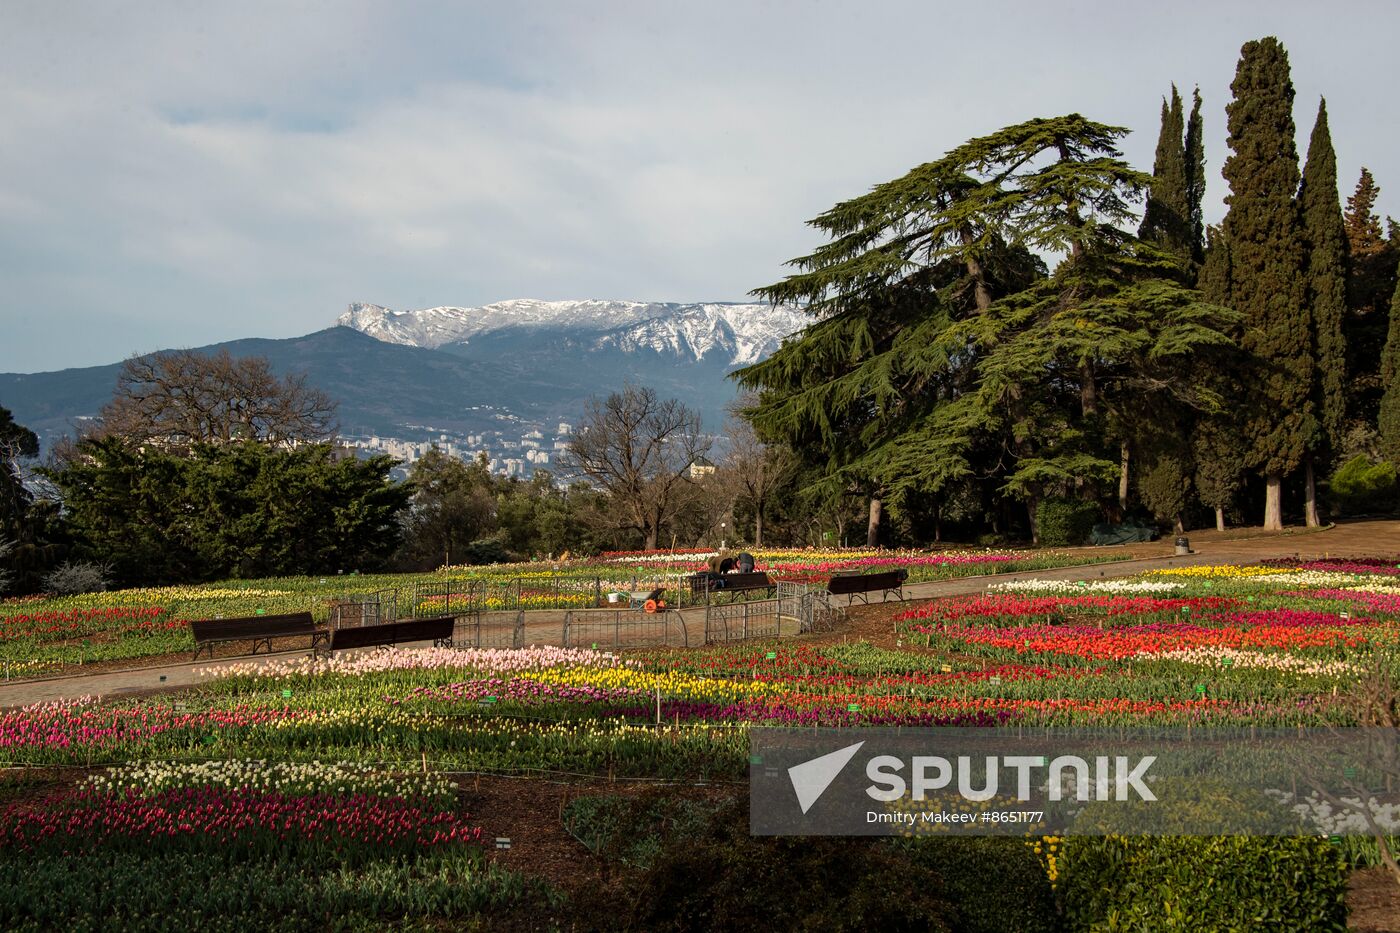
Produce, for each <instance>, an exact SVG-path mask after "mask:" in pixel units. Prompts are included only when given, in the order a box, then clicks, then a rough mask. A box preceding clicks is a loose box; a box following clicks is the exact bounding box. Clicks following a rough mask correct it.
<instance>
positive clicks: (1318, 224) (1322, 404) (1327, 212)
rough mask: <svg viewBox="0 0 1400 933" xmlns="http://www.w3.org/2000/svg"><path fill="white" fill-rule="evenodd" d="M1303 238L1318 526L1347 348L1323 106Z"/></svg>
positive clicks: (1307, 178)
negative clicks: (1324, 461) (1320, 474)
mask: <svg viewBox="0 0 1400 933" xmlns="http://www.w3.org/2000/svg"><path fill="white" fill-rule="evenodd" d="M1298 204H1299V208H1300V210H1301V212H1302V218H1303V239H1304V241H1305V242H1306V244H1307V249H1308V266H1307V271H1308V276H1307V284H1308V291H1307V295H1308V307H1309V309H1310V312H1311V314H1310V317H1311V324H1312V334H1313V354H1314V364H1315V365H1314V373H1315V375H1316V378H1315V379H1314V382H1313V387H1312V389H1313V391H1312V400H1311V407H1312V409H1313V410H1314V412H1315V415H1316V419H1317V421H1318V426H1319V428H1320V430H1319V431H1318V432H1317V433H1316V434H1315V435H1314V438H1313V443H1312V444H1311V445H1310V447H1311V451H1310V453H1309V456H1308V457H1307V458H1306V460H1305V461H1304V468H1305V470H1306V503H1305V504H1306V515H1307V523H1308V524H1309V525H1317V524H1318V517H1317V499H1316V493H1315V489H1316V487H1315V480H1314V460H1315V458H1316V457H1317V456H1319V455H1322V454H1325V453H1326V452H1328V451H1330V450H1332V449H1335V447H1336V446H1337V445H1338V444H1339V443H1340V442H1341V438H1342V423H1343V421H1344V420H1345V418H1346V345H1345V344H1344V342H1343V338H1342V319H1343V318H1344V317H1345V316H1346V269H1347V237H1346V229H1345V227H1344V226H1343V223H1342V204H1341V199H1340V196H1339V195H1338V193H1337V154H1336V152H1335V151H1334V150H1333V148H1332V133H1331V131H1330V129H1329V128H1328V125H1327V101H1325V100H1324V101H1322V102H1321V103H1320V104H1319V105H1318V108H1317V122H1316V123H1315V124H1314V125H1313V131H1312V139H1311V140H1310V142H1309V143H1308V161H1307V163H1306V165H1305V166H1304V169H1303V185H1302V188H1301V189H1300V190H1299V192H1298Z"/></svg>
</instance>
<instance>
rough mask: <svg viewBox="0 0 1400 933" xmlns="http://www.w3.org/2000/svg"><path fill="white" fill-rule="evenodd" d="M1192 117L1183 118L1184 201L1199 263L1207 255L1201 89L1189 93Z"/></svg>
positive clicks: (1194, 250) (1192, 249)
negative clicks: (1184, 154) (1184, 141)
mask: <svg viewBox="0 0 1400 933" xmlns="http://www.w3.org/2000/svg"><path fill="white" fill-rule="evenodd" d="M1191 99H1192V103H1191V116H1190V118H1189V119H1188V120H1187V121H1186V203H1187V223H1188V225H1189V227H1190V234H1191V258H1192V259H1193V260H1195V262H1196V265H1197V266H1199V265H1200V264H1201V263H1202V262H1204V261H1205V256H1206V224H1205V212H1204V210H1203V208H1202V204H1203V203H1204V202H1205V196H1206V144H1205V125H1204V123H1203V121H1202V120H1201V89H1200V88H1196V89H1195V90H1194V91H1192V92H1191Z"/></svg>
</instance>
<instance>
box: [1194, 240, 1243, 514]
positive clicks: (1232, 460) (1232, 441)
mask: <svg viewBox="0 0 1400 933" xmlns="http://www.w3.org/2000/svg"><path fill="white" fill-rule="evenodd" d="M1206 233H1207V247H1206V250H1205V257H1204V262H1203V263H1202V265H1201V270H1200V276H1199V287H1200V289H1201V294H1202V295H1203V296H1204V297H1205V300H1206V301H1210V302H1214V303H1216V304H1228V303H1229V301H1230V244H1229V241H1227V240H1226V239H1225V236H1224V234H1223V233H1222V232H1221V230H1220V228H1219V227H1210V228H1208V229H1207V231H1206ZM1232 336H1233V337H1234V338H1235V339H1236V340H1238V339H1239V337H1240V334H1239V332H1238V331H1236V332H1233V333H1232ZM1236 362H1238V360H1236ZM1241 375H1242V374H1241V373H1239V372H1238V366H1229V365H1219V366H1216V367H1215V368H1214V370H1213V371H1212V373H1211V375H1210V378H1211V383H1210V384H1211V385H1213V386H1214V388H1215V391H1216V393H1217V395H1218V396H1219V397H1220V398H1222V399H1223V400H1224V402H1225V403H1224V404H1223V405H1222V407H1221V408H1220V409H1219V410H1217V411H1214V412H1211V413H1209V414H1206V415H1203V416H1202V417H1200V418H1197V419H1196V423H1195V425H1194V427H1193V430H1192V432H1191V447H1192V453H1193V458H1194V460H1195V468H1196V475H1195V483H1196V495H1197V496H1198V497H1199V498H1200V500H1201V501H1202V502H1203V503H1205V504H1206V505H1207V506H1209V507H1210V508H1212V509H1214V510H1215V527H1216V528H1217V529H1218V530H1220V531H1224V530H1225V509H1226V508H1228V507H1229V506H1230V503H1231V502H1232V501H1233V499H1234V497H1235V495H1236V493H1238V492H1239V489H1240V486H1241V482H1242V478H1243V475H1244V467H1243V464H1242V463H1241V462H1240V452H1239V443H1238V440H1237V439H1238V437H1239V434H1240V430H1241V428H1240V404H1241V403H1240V399H1241V398H1243V396H1244V393H1243V391H1242V390H1241V388H1240V380H1239V376H1241Z"/></svg>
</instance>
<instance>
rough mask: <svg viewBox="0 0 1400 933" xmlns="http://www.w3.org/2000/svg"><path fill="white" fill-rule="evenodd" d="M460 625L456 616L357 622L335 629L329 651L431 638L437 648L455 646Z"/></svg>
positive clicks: (328, 646) (401, 643) (402, 643)
mask: <svg viewBox="0 0 1400 933" xmlns="http://www.w3.org/2000/svg"><path fill="white" fill-rule="evenodd" d="M456 625H457V618H456V616H437V617H435V618H431V619H408V620H406V621H403V622H380V623H377V624H374V625H355V626H350V627H348V628H338V629H334V630H332V631H331V637H330V642H329V643H328V644H327V645H326V650H327V651H330V652H336V651H343V650H345V649H347V648H377V647H380V646H382V645H405V644H409V643H411V642H415V641H431V642H432V643H433V646H434V647H437V648H442V647H451V646H452V631H453V629H454V628H455V627H456Z"/></svg>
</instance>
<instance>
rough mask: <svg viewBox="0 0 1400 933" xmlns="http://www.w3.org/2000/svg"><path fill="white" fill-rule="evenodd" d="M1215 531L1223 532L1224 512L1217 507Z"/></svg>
mask: <svg viewBox="0 0 1400 933" xmlns="http://www.w3.org/2000/svg"><path fill="white" fill-rule="evenodd" d="M1215 530H1216V531H1224V530H1225V510H1224V509H1223V508H1221V507H1220V506H1218V505H1217V506H1216V507H1215Z"/></svg>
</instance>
